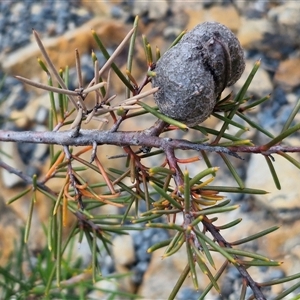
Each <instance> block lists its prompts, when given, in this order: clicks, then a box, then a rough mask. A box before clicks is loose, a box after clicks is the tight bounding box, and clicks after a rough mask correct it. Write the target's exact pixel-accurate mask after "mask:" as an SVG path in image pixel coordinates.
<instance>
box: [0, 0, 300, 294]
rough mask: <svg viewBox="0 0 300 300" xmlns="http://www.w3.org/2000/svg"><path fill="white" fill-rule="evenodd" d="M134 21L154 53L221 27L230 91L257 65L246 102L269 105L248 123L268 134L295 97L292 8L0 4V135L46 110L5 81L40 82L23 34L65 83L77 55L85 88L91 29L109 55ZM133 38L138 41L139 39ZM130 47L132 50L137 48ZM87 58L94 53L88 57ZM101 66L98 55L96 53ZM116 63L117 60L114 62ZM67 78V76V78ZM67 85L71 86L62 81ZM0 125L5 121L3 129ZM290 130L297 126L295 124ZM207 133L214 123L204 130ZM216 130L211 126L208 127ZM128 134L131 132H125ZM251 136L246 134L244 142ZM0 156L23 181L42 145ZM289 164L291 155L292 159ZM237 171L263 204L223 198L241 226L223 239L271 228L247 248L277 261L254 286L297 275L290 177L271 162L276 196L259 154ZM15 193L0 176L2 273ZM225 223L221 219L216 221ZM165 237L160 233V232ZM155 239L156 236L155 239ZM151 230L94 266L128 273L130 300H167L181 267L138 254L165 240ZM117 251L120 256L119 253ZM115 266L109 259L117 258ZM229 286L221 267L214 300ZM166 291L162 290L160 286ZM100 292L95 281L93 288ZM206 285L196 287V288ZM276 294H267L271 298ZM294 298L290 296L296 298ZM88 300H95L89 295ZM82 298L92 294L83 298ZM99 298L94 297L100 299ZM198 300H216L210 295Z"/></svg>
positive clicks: (230, 275) (298, 60)
mask: <svg viewBox="0 0 300 300" xmlns="http://www.w3.org/2000/svg"><path fill="white" fill-rule="evenodd" d="M137 14H138V15H139V16H140V34H141V33H143V34H145V35H146V36H147V39H148V40H149V41H150V43H151V45H153V46H158V47H159V48H160V49H161V52H164V51H165V50H166V49H167V48H168V46H169V44H170V43H171V42H172V41H173V40H174V38H175V37H176V36H177V35H178V34H179V33H180V32H181V31H182V30H184V29H191V28H193V27H194V26H195V25H197V24H198V23H201V22H204V21H218V22H221V23H223V24H224V25H226V26H228V27H229V28H230V29H231V30H232V31H233V32H234V33H235V34H236V35H237V37H238V39H239V40H240V42H241V45H242V47H243V48H244V50H245V58H246V70H245V73H244V75H243V76H242V78H241V80H240V81H239V82H238V83H237V84H236V85H235V90H237V89H238V88H239V87H241V85H242V83H243V82H244V81H245V78H246V77H247V75H248V74H249V72H250V71H251V68H252V66H253V64H254V62H255V61H256V60H258V59H261V68H260V69H259V71H258V73H257V75H256V76H255V78H254V80H253V83H252V84H251V86H250V88H249V91H248V94H249V95H252V96H253V98H254V99H259V98H261V97H262V96H265V95H267V94H271V98H270V100H269V101H268V102H267V103H266V104H264V105H263V106H262V107H261V109H260V110H259V111H254V112H253V113H252V116H253V119H254V120H255V121H257V122H259V123H260V124H261V125H262V127H264V128H265V129H267V130H269V131H270V132H272V133H274V134H276V133H278V132H280V130H281V128H282V126H283V124H284V123H285V121H286V119H287V117H288V116H289V114H290V112H291V110H292V109H293V107H294V105H295V103H296V102H297V101H298V99H299V96H300V68H299V65H300V41H299V38H298V37H299V34H300V22H299V20H300V4H299V3H298V2H297V1H279V0H278V1H271V0H270V1H261V0H253V1H234V0H233V1H226V0H224V1H221V0H220V1H194V2H190V1H188V2H185V1H180V2H178V1H172V0H170V1H163V0H161V1H143V2H141V1H121V0H120V1H105V2H104V1H84V0H82V1H70V2H69V1H39V2H37V1H33V2H32V1H2V2H1V3H0V72H1V73H0V79H1V78H3V76H4V74H7V77H6V79H5V82H4V84H3V87H2V88H1V90H0V100H1V103H2V101H3V100H4V99H5V100H6V101H5V102H3V104H1V108H0V118H1V120H2V121H5V122H1V126H2V128H5V129H15V130H18V131H20V130H24V129H27V130H28V129H30V130H45V129H46V125H47V117H48V109H49V101H48V100H47V97H48V96H47V95H44V94H41V92H37V91H36V90H34V89H31V88H28V87H25V86H23V85H22V84H21V83H19V82H18V81H17V80H16V79H14V78H13V77H12V76H13V75H22V76H24V77H28V78H33V79H35V80H38V81H41V82H45V80H46V77H45V74H43V72H42V71H41V69H40V67H39V66H38V64H37V62H36V59H37V57H39V56H40V54H39V51H38V48H37V46H36V45H35V43H34V41H33V39H32V35H31V28H35V29H36V30H37V31H38V32H39V33H40V35H41V37H42V39H43V41H44V43H45V45H46V47H47V49H48V51H49V54H50V57H51V58H52V59H53V61H54V63H55V65H56V66H57V67H64V66H66V65H69V66H70V68H71V71H70V73H71V75H72V74H75V71H74V68H73V69H72V67H74V62H75V61H74V49H75V48H78V50H79V52H80V53H81V55H82V67H83V69H84V77H85V82H88V81H89V80H91V76H92V77H93V69H92V67H91V64H90V56H89V55H90V53H91V50H92V49H94V50H95V49H97V48H96V45H95V43H94V41H93V38H92V35H91V31H90V30H91V28H93V29H95V30H96V31H97V33H98V34H99V36H100V37H101V39H102V40H103V42H104V44H105V46H106V47H107V48H108V49H109V51H113V50H114V49H115V48H116V46H117V45H118V44H119V43H120V41H121V40H122V38H123V37H124V36H125V35H126V33H127V32H128V30H129V29H130V27H131V25H132V21H133V20H134V17H135V15H137ZM139 38H140V37H139ZM139 45H140V44H139ZM95 51H96V50H95ZM142 51H143V49H142V47H139V48H137V54H136V57H137V61H136V65H135V66H134V71H133V72H134V75H135V77H136V78H141V77H142V75H143V74H144V72H145V71H146V65H145V62H144V61H143V52H142ZM97 55H98V58H101V54H100V52H97ZM123 56H124V55H123ZM123 56H122V55H121V56H120V57H119V58H118V59H119V61H117V63H118V65H120V66H122V64H124V63H125V59H126V58H125V56H124V57H123ZM73 77H74V76H73ZM73 77H72V76H71V85H74V87H75V86H76V80H75V79H72V78H73ZM113 88H114V90H115V92H116V93H120V94H122V93H123V90H122V86H121V85H120V84H118V83H117V82H115V83H114V87H113ZM7 116H9V117H10V119H11V121H10V122H7ZM296 120H297V121H298V122H299V117H296ZM211 124H214V123H213V122H212V123H211ZM217 125H218V124H215V126H217ZM133 126H137V125H133ZM250 134H251V133H250ZM251 139H252V140H253V141H254V142H255V143H256V142H257V143H264V142H266V141H267V139H266V137H265V136H263V135H261V134H256V135H253V134H252V135H251ZM287 143H289V144H290V145H293V146H300V143H299V134H295V135H293V137H292V138H289V139H288V140H287ZM1 149H2V150H4V151H5V152H7V153H10V154H11V155H12V156H13V157H14V160H13V161H12V160H7V158H4V156H3V159H6V160H7V161H8V163H9V164H11V165H12V166H14V167H16V168H19V169H21V170H22V171H23V172H25V173H27V174H29V175H33V174H40V173H41V172H43V168H41V165H44V164H45V162H47V155H48V150H47V147H45V146H43V145H29V144H28V145H26V144H23V145H16V144H12V143H5V144H1ZM294 157H295V158H296V159H298V160H299V158H300V156H299V155H298V154H296V155H294ZM245 158H246V161H245V162H243V163H242V164H240V166H239V171H240V173H241V174H242V176H243V179H244V180H245V184H246V186H248V187H255V188H261V189H264V190H267V191H269V194H267V195H264V196H261V195H260V196H255V195H253V196H252V197H243V198H241V197H235V196H234V195H231V196H232V197H233V200H234V201H235V202H237V203H239V204H240V205H241V208H240V210H238V211H234V212H231V213H228V214H227V215H226V217H227V218H228V219H230V220H231V219H236V218H243V222H242V227H240V231H238V232H236V230H228V232H226V233H227V234H228V237H230V239H231V240H237V239H239V238H241V237H243V236H245V235H249V234H253V233H255V232H257V231H260V230H262V229H265V228H268V227H270V226H272V225H274V224H276V225H278V224H279V225H280V226H281V228H280V230H278V231H276V232H274V233H272V234H270V235H269V236H268V237H265V238H263V239H261V240H260V241H259V242H258V243H256V244H255V245H252V246H251V247H252V249H250V250H252V251H253V250H254V251H258V252H259V253H264V254H265V255H267V256H269V257H272V258H273V259H275V260H279V261H284V264H283V265H282V266H281V267H280V268H277V269H272V270H269V269H266V268H258V269H257V270H256V274H255V278H257V281H262V280H268V279H272V278H275V277H276V278H277V277H280V276H284V275H291V274H294V273H296V272H298V271H299V269H300V251H299V247H300V238H299V234H300V226H299V225H300V224H299V222H300V221H299V217H298V216H299V212H300V202H299V196H300V190H299V188H298V185H299V183H298V182H299V175H300V173H299V170H298V169H297V168H296V167H295V166H293V165H291V164H289V163H287V161H286V160H284V159H283V158H281V157H277V156H276V157H275V168H276V171H277V174H278V176H279V178H280V181H281V185H282V188H281V190H277V189H276V187H275V185H274V183H273V181H272V178H271V175H270V172H269V169H268V168H267V166H266V164H265V161H264V159H263V158H262V157H261V156H260V155H252V156H251V157H245ZM217 180H219V181H218V182H217V183H216V184H224V182H226V183H227V182H228V174H223V175H221V176H220V177H219V178H218V179H217ZM20 184H21V181H20V179H18V178H17V177H15V176H14V175H12V174H9V173H8V172H5V171H3V170H1V189H2V194H1V198H0V208H1V210H0V252H1V256H0V264H4V263H5V261H6V260H7V257H8V255H9V253H10V252H11V250H12V248H13V241H12V239H11V236H18V234H19V233H18V230H17V226H16V225H21V224H22V223H23V222H24V220H26V216H27V212H28V206H29V205H28V200H26V199H24V200H23V202H18V204H14V205H12V206H9V207H7V206H6V205H5V202H6V200H7V199H8V198H10V197H12V196H13V195H14V194H15V193H16V192H17V191H18V190H20V189H21V188H22V187H19V185H20ZM47 215H48V207H47V206H46V205H45V204H44V203H43V202H42V201H41V202H40V206H39V209H38V213H37V215H36V216H35V220H34V222H36V224H38V222H39V221H40V220H43V219H44V218H45V217H46V216H47ZM220 222H221V223H225V222H226V220H220ZM39 228H40V227H39V226H36V229H35V230H36V232H35V233H34V234H32V238H31V248H32V249H38V248H39V247H43V245H44V244H45V240H44V239H43V238H41V237H42V236H43V231H42V229H39ZM164 234H165V236H167V235H168V233H167V232H165V233H164ZM164 234H163V235H164ZM161 235H162V234H161V232H160V235H159V234H158V232H157V231H156V230H153V231H151V230H149V231H145V232H142V233H140V232H135V233H134V234H130V235H129V236H126V237H123V236H122V237H116V238H115V240H114V247H113V253H114V259H113V260H110V259H109V258H107V257H106V258H105V259H104V260H103V269H104V272H106V273H107V274H109V273H110V272H113V271H115V270H117V271H118V272H127V271H132V273H133V275H132V276H131V277H130V278H129V279H128V280H126V281H124V282H123V288H124V289H126V290H128V291H133V290H134V289H135V290H136V289H137V292H138V293H139V294H140V295H142V296H144V297H145V298H146V299H167V297H168V295H169V293H170V290H171V287H172V286H174V284H175V282H176V281H177V278H178V277H179V276H180V274H181V272H182V269H183V268H184V265H183V261H182V259H181V257H182V255H184V250H183V252H180V253H177V254H176V255H174V256H172V257H171V258H169V259H165V260H163V261H162V260H161V258H160V256H161V252H159V251H158V252H155V253H154V254H153V255H149V254H147V253H146V249H147V248H148V247H149V246H150V245H151V244H153V243H154V242H157V241H158V240H160V239H164V238H165V236H161ZM124 245H126V247H123V246H124ZM120 248H122V258H121V259H119V257H118V253H119V251H120V250H119V249H120ZM238 280H239V277H238V274H237V273H236V271H235V269H234V268H229V269H228V271H227V276H226V278H225V279H224V280H223V281H222V286H221V288H222V292H223V297H224V298H223V299H237V298H238V292H239V290H236V287H237V286H238V284H237V282H238ZM166 283H167V284H166ZM101 284H103V283H101V282H99V285H101ZM206 284H207V281H206V279H204V281H203V286H201V288H204V287H205V285H206ZM284 288H285V286H283V285H282V286H279V287H278V286H276V287H274V288H272V289H271V291H270V297H269V298H268V299H272V297H274V296H275V295H276V294H278V293H279V292H280V289H284ZM299 294H300V291H296V292H295V294H294V295H299ZM93 295H94V297H95V299H97V298H98V299H99V297H104V296H103V295H102V296H101V295H99V294H97V293H96V292H94V294H93ZM199 295H200V292H195V291H194V290H193V289H192V285H191V283H190V282H186V283H185V285H184V288H183V289H182V290H181V291H180V293H179V294H178V297H177V299H178V300H179V299H191V300H192V299H197V298H198V297H199ZM90 296H91V297H92V295H90ZM101 299H102V298H101ZM103 299H104V298H103ZM207 299H220V298H218V296H217V295H214V294H211V295H210V297H207Z"/></svg>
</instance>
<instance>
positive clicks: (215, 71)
mask: <svg viewBox="0 0 300 300" xmlns="http://www.w3.org/2000/svg"><path fill="white" fill-rule="evenodd" d="M244 69H245V61H244V55H243V50H242V48H241V45H240V43H239V41H238V39H237V38H236V37H235V36H234V34H233V33H232V32H231V31H230V30H229V29H228V28H227V27H226V26H224V25H221V24H219V23H216V22H205V23H202V24H199V25H197V26H196V27H195V28H194V29H192V30H191V31H189V32H188V33H186V34H185V35H184V36H183V38H182V39H181V41H180V42H179V43H178V44H177V45H175V46H174V47H172V48H171V49H169V50H168V51H167V52H166V53H165V54H164V55H163V56H162V57H161V58H160V59H159V60H158V62H157V64H156V66H155V70H154V71H155V73H156V76H155V77H153V78H152V85H153V87H159V88H160V89H159V91H158V92H157V93H155V94H154V99H155V102H156V104H157V105H158V107H159V110H160V111H161V112H162V113H163V114H165V115H167V116H169V117H171V118H173V119H175V120H178V121H180V122H182V123H185V124H186V125H188V126H190V127H192V126H195V125H197V124H199V123H201V122H203V121H204V120H205V119H207V118H208V116H209V115H210V114H211V113H212V111H213V109H214V106H215V104H216V101H217V99H218V98H219V97H220V95H221V93H222V91H223V90H224V88H225V87H226V86H231V85H232V84H234V83H235V82H236V81H237V80H238V79H239V78H240V77H241V75H242V73H243V71H244Z"/></svg>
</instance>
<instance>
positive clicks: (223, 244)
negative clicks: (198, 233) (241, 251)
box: [202, 217, 266, 300]
mask: <svg viewBox="0 0 300 300" xmlns="http://www.w3.org/2000/svg"><path fill="white" fill-rule="evenodd" d="M202 222H203V225H204V226H205V227H206V229H207V230H208V231H209V232H210V233H211V234H212V236H213V237H214V239H215V240H216V241H217V242H218V244H219V245H220V246H221V247H228V248H232V247H231V245H230V244H229V243H228V242H227V241H226V240H225V239H224V237H223V236H222V235H221V234H220V232H219V230H218V229H217V228H216V227H215V226H214V225H213V224H212V223H211V222H210V220H209V219H208V218H207V217H204V220H203V221H202ZM235 267H236V268H237V270H238V271H239V273H240V274H241V276H242V278H244V279H245V281H246V282H247V284H248V285H249V286H250V288H251V289H252V292H253V294H254V295H255V299H258V300H266V297H265V296H264V295H263V293H262V291H261V290H260V287H259V285H258V284H257V283H256V282H255V281H254V280H253V279H252V277H251V276H250V274H249V273H248V272H247V270H246V268H245V267H244V266H242V265H236V266H235Z"/></svg>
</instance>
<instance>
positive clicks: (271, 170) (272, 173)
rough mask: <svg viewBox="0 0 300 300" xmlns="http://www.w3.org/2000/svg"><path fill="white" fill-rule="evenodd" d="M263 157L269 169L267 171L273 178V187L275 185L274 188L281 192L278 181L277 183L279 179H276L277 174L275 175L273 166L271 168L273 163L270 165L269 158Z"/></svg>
mask: <svg viewBox="0 0 300 300" xmlns="http://www.w3.org/2000/svg"><path fill="white" fill-rule="evenodd" d="M264 157H265V159H266V162H267V164H268V167H269V169H270V172H271V175H272V177H273V180H274V183H275V185H276V188H277V189H278V190H281V185H280V181H279V179H278V176H277V174H276V171H275V168H274V166H273V163H272V161H271V159H270V157H269V156H266V155H264Z"/></svg>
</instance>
